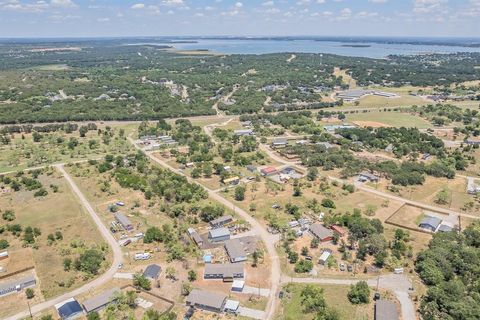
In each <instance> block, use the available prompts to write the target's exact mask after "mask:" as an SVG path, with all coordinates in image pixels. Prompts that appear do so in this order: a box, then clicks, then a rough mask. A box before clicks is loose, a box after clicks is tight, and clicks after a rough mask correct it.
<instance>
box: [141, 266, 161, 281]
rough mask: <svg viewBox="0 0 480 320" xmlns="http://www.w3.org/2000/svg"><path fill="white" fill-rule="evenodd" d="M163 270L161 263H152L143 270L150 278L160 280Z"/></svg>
mask: <svg viewBox="0 0 480 320" xmlns="http://www.w3.org/2000/svg"><path fill="white" fill-rule="evenodd" d="M161 272H162V268H161V267H160V266H159V265H157V264H151V265H149V266H148V267H147V268H146V269H145V271H143V275H144V276H145V277H146V278H148V279H151V280H158V277H159V276H160V273H161Z"/></svg>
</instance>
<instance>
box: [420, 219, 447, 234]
mask: <svg viewBox="0 0 480 320" xmlns="http://www.w3.org/2000/svg"><path fill="white" fill-rule="evenodd" d="M441 223H442V219H440V218H437V217H431V216H425V218H423V219H422V221H421V222H420V224H419V225H418V226H419V227H420V228H422V229H425V230H428V231H431V232H436V231H437V228H438V226H440V224H441Z"/></svg>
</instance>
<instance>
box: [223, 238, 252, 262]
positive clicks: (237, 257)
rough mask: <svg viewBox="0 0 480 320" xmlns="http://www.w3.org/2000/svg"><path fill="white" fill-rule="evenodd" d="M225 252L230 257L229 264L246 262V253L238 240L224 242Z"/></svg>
mask: <svg viewBox="0 0 480 320" xmlns="http://www.w3.org/2000/svg"><path fill="white" fill-rule="evenodd" d="M225 251H227V254H228V256H229V257H230V262H233V263H235V262H242V261H245V260H247V253H246V252H245V248H244V247H243V243H242V242H241V241H240V240H239V239H230V240H227V241H225Z"/></svg>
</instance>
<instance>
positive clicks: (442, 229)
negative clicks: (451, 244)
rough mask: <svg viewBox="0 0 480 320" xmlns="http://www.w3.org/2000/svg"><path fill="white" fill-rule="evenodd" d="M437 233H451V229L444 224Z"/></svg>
mask: <svg viewBox="0 0 480 320" xmlns="http://www.w3.org/2000/svg"><path fill="white" fill-rule="evenodd" d="M437 231H438V232H452V231H453V228H452V227H451V226H448V225H446V224H441V225H440V227H438V230H437Z"/></svg>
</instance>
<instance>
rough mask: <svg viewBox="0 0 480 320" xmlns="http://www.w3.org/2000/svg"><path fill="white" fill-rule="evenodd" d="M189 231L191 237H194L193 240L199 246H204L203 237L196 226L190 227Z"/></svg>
mask: <svg viewBox="0 0 480 320" xmlns="http://www.w3.org/2000/svg"><path fill="white" fill-rule="evenodd" d="M187 232H188V235H189V236H190V238H192V240H193V242H195V244H196V245H197V246H202V245H203V239H202V237H201V236H200V235H199V234H198V232H197V230H195V229H194V228H188V230H187Z"/></svg>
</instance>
